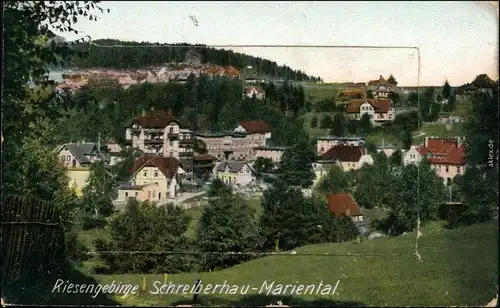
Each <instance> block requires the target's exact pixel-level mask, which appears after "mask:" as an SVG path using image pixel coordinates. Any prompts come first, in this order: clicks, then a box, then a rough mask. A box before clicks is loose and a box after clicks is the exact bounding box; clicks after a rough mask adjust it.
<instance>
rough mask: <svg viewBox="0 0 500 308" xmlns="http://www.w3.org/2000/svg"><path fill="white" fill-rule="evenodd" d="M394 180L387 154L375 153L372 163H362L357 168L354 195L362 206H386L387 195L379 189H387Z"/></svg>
mask: <svg viewBox="0 0 500 308" xmlns="http://www.w3.org/2000/svg"><path fill="white" fill-rule="evenodd" d="M393 182H394V177H393V175H392V173H391V172H390V170H389V166H388V160H387V156H385V154H384V153H383V152H381V153H378V155H376V159H375V163H374V164H373V165H363V167H361V169H359V170H358V174H357V181H356V188H355V191H354V197H355V199H356V201H357V202H358V204H359V205H360V206H362V207H364V208H368V209H372V208H376V207H378V208H383V207H386V206H387V203H388V201H387V198H388V195H387V194H385V193H383V194H381V193H380V192H381V191H385V190H387V187H390V186H391V185H392V184H393Z"/></svg>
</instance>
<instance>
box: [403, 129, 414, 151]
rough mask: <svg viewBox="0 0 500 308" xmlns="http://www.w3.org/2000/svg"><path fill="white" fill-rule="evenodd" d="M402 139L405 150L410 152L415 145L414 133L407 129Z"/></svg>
mask: <svg viewBox="0 0 500 308" xmlns="http://www.w3.org/2000/svg"><path fill="white" fill-rule="evenodd" d="M402 139H403V149H405V150H409V149H410V148H411V145H412V143H413V135H412V132H411V131H410V130H408V129H405V130H404V131H403V133H402Z"/></svg>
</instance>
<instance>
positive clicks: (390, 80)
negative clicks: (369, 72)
mask: <svg viewBox="0 0 500 308" xmlns="http://www.w3.org/2000/svg"><path fill="white" fill-rule="evenodd" d="M387 83H388V84H391V85H394V86H397V85H398V82H397V81H396V78H394V76H393V75H392V74H391V75H390V76H389V78H387Z"/></svg>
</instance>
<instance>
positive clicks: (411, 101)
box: [406, 92, 419, 107]
mask: <svg viewBox="0 0 500 308" xmlns="http://www.w3.org/2000/svg"><path fill="white" fill-rule="evenodd" d="M406 101H407V104H408V106H409V107H417V106H418V105H419V104H418V93H417V92H410V94H408V99H407V100H406Z"/></svg>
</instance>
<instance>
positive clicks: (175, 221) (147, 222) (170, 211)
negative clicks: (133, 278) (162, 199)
mask: <svg viewBox="0 0 500 308" xmlns="http://www.w3.org/2000/svg"><path fill="white" fill-rule="evenodd" d="M188 225H189V216H188V215H187V214H186V213H185V211H184V210H183V209H181V208H179V207H175V206H173V205H172V204H169V205H166V206H161V207H159V206H157V205H156V204H153V203H149V202H148V201H146V202H142V203H141V202H138V201H136V200H134V199H131V200H130V201H129V202H128V204H127V206H126V209H125V211H124V212H123V213H120V214H118V215H117V216H116V217H114V218H113V219H112V220H111V222H110V223H109V232H110V240H106V239H103V238H97V239H96V240H95V241H94V245H95V247H96V251H97V252H98V254H99V257H100V259H101V260H103V261H104V263H105V264H106V265H107V267H108V269H109V270H110V271H112V272H116V273H120V274H122V273H176V272H181V271H187V270H189V269H190V268H191V266H192V265H193V264H192V260H191V259H189V258H187V257H185V256H184V255H179V254H166V253H165V254H134V255H129V254H109V253H106V251H157V252H180V251H186V250H189V246H188V243H189V242H188V239H187V237H186V235H185V233H186V231H187V228H188Z"/></svg>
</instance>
